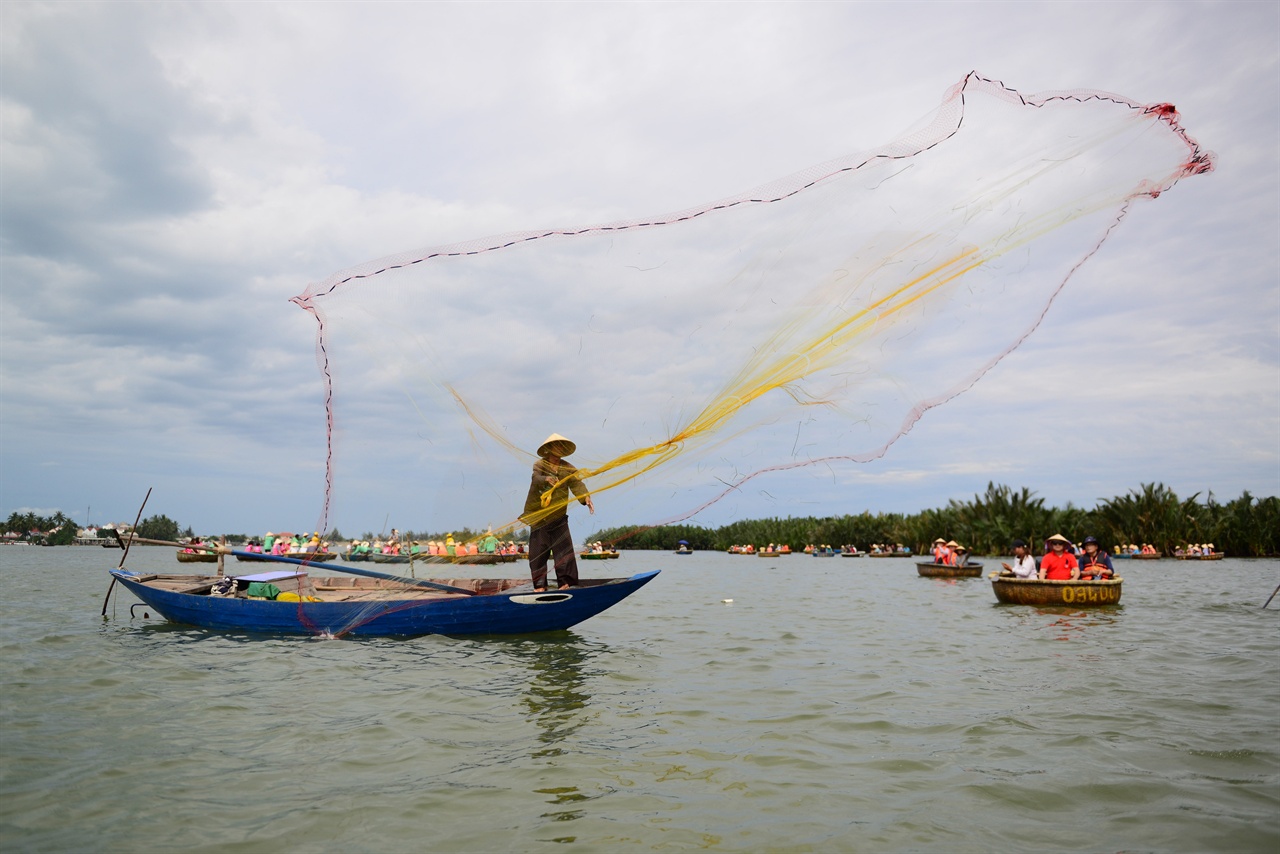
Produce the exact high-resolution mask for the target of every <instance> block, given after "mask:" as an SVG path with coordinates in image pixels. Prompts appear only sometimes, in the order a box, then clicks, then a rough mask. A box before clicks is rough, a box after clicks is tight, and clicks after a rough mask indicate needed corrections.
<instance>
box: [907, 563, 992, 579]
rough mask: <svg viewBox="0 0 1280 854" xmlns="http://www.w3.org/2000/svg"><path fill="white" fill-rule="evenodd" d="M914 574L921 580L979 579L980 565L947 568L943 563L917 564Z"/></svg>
mask: <svg viewBox="0 0 1280 854" xmlns="http://www.w3.org/2000/svg"><path fill="white" fill-rule="evenodd" d="M916 572H918V573H920V575H921V577H922V578H979V577H981V575H982V564H980V563H971V564H967V565H966V566H948V565H947V564H945V563H917V564H916Z"/></svg>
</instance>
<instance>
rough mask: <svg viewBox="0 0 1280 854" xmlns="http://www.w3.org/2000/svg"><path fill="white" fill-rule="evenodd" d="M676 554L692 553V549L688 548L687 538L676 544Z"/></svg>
mask: <svg viewBox="0 0 1280 854" xmlns="http://www.w3.org/2000/svg"><path fill="white" fill-rule="evenodd" d="M676 554H678V555H691V554H693V549H691V548H689V541H688V540H681V541H680V542H679V543H677V544H676Z"/></svg>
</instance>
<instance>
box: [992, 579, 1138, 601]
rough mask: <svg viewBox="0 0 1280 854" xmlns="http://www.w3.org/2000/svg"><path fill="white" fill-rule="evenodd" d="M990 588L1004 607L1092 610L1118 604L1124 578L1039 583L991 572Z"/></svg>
mask: <svg viewBox="0 0 1280 854" xmlns="http://www.w3.org/2000/svg"><path fill="white" fill-rule="evenodd" d="M989 577H990V578H991V588H992V589H993V590H994V591H995V593H996V598H997V599H999V600H1000V601H1001V602H1004V603H1005V604H1007V605H1064V606H1067V607H1071V608H1096V607H1098V606H1100V605H1116V604H1118V603H1119V602H1120V590H1121V587H1122V585H1123V584H1124V579H1123V578H1120V577H1116V578H1111V579H1107V580H1106V581H1047V580H1045V581H1042V580H1040V579H1038V578H1010V577H1009V576H1001V575H997V574H996V573H994V572H993V573H992V574H991V575H990V576H989Z"/></svg>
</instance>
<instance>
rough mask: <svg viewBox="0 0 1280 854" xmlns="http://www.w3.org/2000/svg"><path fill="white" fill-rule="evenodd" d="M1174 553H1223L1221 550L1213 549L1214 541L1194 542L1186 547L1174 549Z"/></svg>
mask: <svg viewBox="0 0 1280 854" xmlns="http://www.w3.org/2000/svg"><path fill="white" fill-rule="evenodd" d="M1173 553H1174V555H1176V556H1178V557H1182V556H1185V555H1192V556H1196V557H1205V556H1208V555H1216V554H1221V552H1216V551H1214V550H1213V543H1192V544H1191V545H1188V546H1186V547H1185V548H1180V549H1174V552H1173Z"/></svg>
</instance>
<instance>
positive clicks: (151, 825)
mask: <svg viewBox="0 0 1280 854" xmlns="http://www.w3.org/2000/svg"><path fill="white" fill-rule="evenodd" d="M119 554H120V553H119V552H118V551H116V552H110V551H104V550H100V549H95V548H70V547H68V548H52V549H38V548H24V547H4V548H0V617H2V620H0V650H2V654H0V662H2V664H0V739H2V751H0V846H3V848H4V850H6V851H59V852H61V851H173V850H178V849H182V850H185V851H237V852H258V851H261V852H279V851H291V852H292V851H297V852H310V851H315V852H327V851H342V852H348V851H368V852H399V851H406V852H408V851H425V850H433V851H459V852H467V851H480V852H485V851H603V850H609V851H628V850H633V851H652V850H664V851H669V850H677V851H678V850H690V849H707V850H711V851H814V852H827V851H872V852H875V851H940V852H950V851H991V850H996V851H1061V850H1068V849H1071V850H1081V851H1233V852H1241V851H1259V852H1272V854H1273V852H1275V851H1276V850H1277V849H1278V848H1280V714H1278V712H1277V709H1278V708H1280V706H1278V704H1277V701H1278V700H1280V687H1278V681H1280V680H1278V677H1277V671H1278V668H1277V665H1278V663H1280V656H1278V655H1277V653H1278V652H1280V632H1278V629H1280V597H1277V600H1276V602H1273V603H1272V605H1271V608H1270V609H1268V610H1265V611H1264V610H1262V609H1261V607H1260V606H1261V605H1262V604H1263V602H1264V601H1265V600H1266V598H1267V596H1268V595H1270V593H1271V591H1272V590H1273V589H1275V586H1276V584H1277V583H1278V582H1280V561H1244V560H1230V559H1228V560H1225V561H1221V562H1217V563H1187V562H1175V561H1159V562H1152V563H1142V564H1132V565H1128V564H1122V566H1121V569H1122V574H1123V575H1124V576H1125V579H1126V583H1125V588H1124V599H1123V605H1121V606H1119V607H1113V608H1106V609H1099V610H1093V611H1084V610H1068V609H1056V610H1055V609H1037V608H1032V607H1024V606H1006V605H997V604H996V603H995V597H994V596H993V594H992V592H991V585H990V584H989V583H988V582H987V580H986V579H985V578H984V579H964V580H958V581H942V580H931V579H923V578H919V577H918V576H917V575H916V572H915V567H914V564H913V563H912V562H911V561H908V560H897V559H890V560H871V559H866V558H864V559H859V560H850V559H840V558H835V559H826V560H823V559H815V558H808V557H804V556H802V555H793V556H790V557H786V558H777V559H761V558H755V557H738V556H729V555H722V554H710V553H699V554H695V555H692V556H689V557H683V556H676V555H672V554H662V553H651V552H624V553H623V557H622V558H621V559H620V560H618V561H610V562H608V563H607V564H605V563H587V564H584V565H583V569H584V574H588V575H605V574H628V575H629V574H632V573H634V572H638V571H641V570H646V569H655V568H656V569H662V570H663V573H662V575H660V576H659V577H658V578H657V579H656V580H655V581H654V582H653V583H651V584H649V585H648V586H647V587H645V588H644V589H642V590H641V591H640V592H639V593H637V594H635V595H634V596H632V597H631V598H630V599H627V600H625V601H624V602H622V603H621V604H620V605H618V606H616V607H615V608H613V609H612V610H610V611H606V612H605V613H604V614H602V615H600V616H599V617H596V618H594V619H592V620H589V621H588V622H586V623H584V624H582V625H580V626H578V627H577V628H575V629H574V630H572V631H568V632H560V633H554V634H546V635H528V636H522V637H510V638H479V639H475V638H470V639H467V638H464V639H456V638H446V637H427V638H418V639H414V640H312V639H303V638H273V637H262V636H234V635H228V634H218V633H212V632H205V631H200V630H196V629H187V628H182V627H179V626H173V625H169V624H163V623H160V622H158V621H156V620H154V619H150V620H148V619H143V618H142V616H141V611H142V609H139V613H138V617H137V618H136V619H132V618H131V617H130V612H129V607H128V606H129V604H131V603H132V602H134V601H136V600H134V599H133V598H132V597H131V596H130V595H129V594H127V593H122V592H120V591H119V590H118V589H117V591H116V592H115V594H113V597H112V601H111V604H110V606H109V607H108V610H107V614H108V619H106V620H105V621H104V620H103V619H102V618H101V617H100V616H99V611H100V609H101V607H102V597H103V594H104V593H105V592H106V589H107V583H108V577H107V574H106V569H107V568H108V567H109V566H113V565H114V564H115V562H117V561H118V560H119ZM987 563H988V566H991V565H992V564H993V562H992V561H988V562H987ZM129 566H130V567H131V568H133V569H135V570H139V569H150V570H156V569H158V570H161V571H166V572H176V571H179V570H178V567H177V563H176V561H174V559H173V553H172V552H171V551H169V550H167V549H145V548H139V549H135V550H134V552H133V553H132V554H131V555H130V558H129ZM231 567H233V568H234V569H237V570H238V569H239V568H238V567H236V565H235V564H231ZM502 569H504V570H510V571H511V572H512V574H520V573H521V572H522V570H523V568H522V567H502ZM489 571H490V572H492V571H493V570H492V568H489ZM724 600H732V602H725V601H724Z"/></svg>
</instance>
